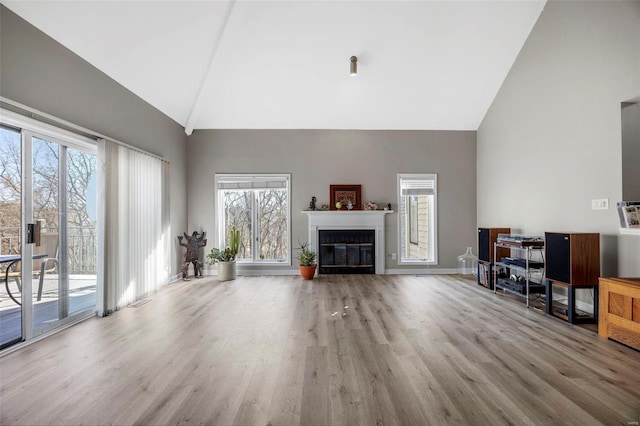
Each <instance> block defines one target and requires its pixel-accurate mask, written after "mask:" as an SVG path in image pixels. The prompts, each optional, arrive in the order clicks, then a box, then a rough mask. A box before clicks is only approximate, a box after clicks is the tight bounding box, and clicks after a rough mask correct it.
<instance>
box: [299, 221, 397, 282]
mask: <svg viewBox="0 0 640 426" xmlns="http://www.w3.org/2000/svg"><path fill="white" fill-rule="evenodd" d="M302 213H305V214H307V215H308V216H309V246H310V249H311V250H314V251H316V252H317V251H318V231H320V230H331V229H373V230H375V235H376V274H384V273H385V266H384V260H385V243H384V235H385V216H386V215H387V214H389V213H393V210H356V211H353V210H351V211H345V210H340V211H336V210H333V211H332V210H315V211H313V210H305V211H303V212H302Z"/></svg>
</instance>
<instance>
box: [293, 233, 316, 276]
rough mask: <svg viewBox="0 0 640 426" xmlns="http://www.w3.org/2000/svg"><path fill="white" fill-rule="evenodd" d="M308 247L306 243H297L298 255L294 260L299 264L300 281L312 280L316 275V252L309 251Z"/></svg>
mask: <svg viewBox="0 0 640 426" xmlns="http://www.w3.org/2000/svg"><path fill="white" fill-rule="evenodd" d="M309 245H310V244H309V243H308V242H304V243H300V242H298V248H297V250H298V251H299V253H298V256H296V259H298V262H299V263H300V275H302V279H304V280H312V279H313V276H314V275H315V274H316V267H317V266H318V265H317V264H316V252H315V251H311V250H309Z"/></svg>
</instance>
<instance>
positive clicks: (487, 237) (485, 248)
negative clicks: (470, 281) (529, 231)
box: [478, 228, 511, 262]
mask: <svg viewBox="0 0 640 426" xmlns="http://www.w3.org/2000/svg"><path fill="white" fill-rule="evenodd" d="M510 233H511V228H478V259H479V260H482V261H484V262H493V243H495V242H496V240H497V239H498V234H510ZM508 255H509V250H508V249H506V250H505V249H498V257H500V256H508Z"/></svg>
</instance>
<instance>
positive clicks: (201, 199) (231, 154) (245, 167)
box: [187, 130, 477, 269]
mask: <svg viewBox="0 0 640 426" xmlns="http://www.w3.org/2000/svg"><path fill="white" fill-rule="evenodd" d="M475 139H476V134H475V132H454V131H451V132H446V131H356V130H353V131H349V130H198V131H195V132H194V133H193V134H192V135H191V136H190V137H189V138H188V144H187V151H188V159H189V170H188V171H187V176H188V178H187V181H188V191H189V196H188V198H189V229H198V230H206V231H207V232H208V233H209V234H210V236H211V239H210V243H209V247H212V246H213V245H214V244H215V242H214V241H213V230H214V188H213V180H214V173H225V172H226V173H228V172H262V173H291V182H292V185H291V187H292V192H291V194H292V195H291V197H292V199H291V206H292V241H293V245H294V246H295V245H296V244H297V241H298V239H299V240H300V241H306V240H307V239H308V237H307V233H308V228H307V226H308V224H307V216H306V215H305V214H303V213H301V210H304V209H306V208H307V207H308V205H309V200H310V199H311V197H312V196H316V197H317V198H318V205H320V204H322V203H328V201H329V185H331V184H361V185H362V193H363V194H362V199H363V201H364V202H368V201H373V202H377V203H379V204H383V205H386V204H387V203H389V202H390V203H391V204H392V206H393V207H394V209H395V208H396V203H397V201H396V200H397V191H396V179H397V174H398V173H437V174H438V212H437V215H438V246H439V255H438V259H439V264H438V265H437V266H434V267H433V269H437V268H455V267H456V266H457V259H456V257H457V256H458V255H460V254H462V253H464V251H465V247H467V246H472V247H474V251H475V247H476V241H475V239H476V233H477V232H476V229H475V226H476V191H475V188H476V157H475V151H476V145H475V142H476V140H475ZM386 221H387V222H386V224H387V233H386V235H385V238H386V241H387V245H386V253H387V258H386V267H387V269H389V268H391V269H395V268H398V266H397V264H396V261H392V260H391V257H390V254H391V253H392V252H397V251H398V243H397V214H391V215H387V219H386ZM288 268H291V267H288ZM261 269H265V268H261Z"/></svg>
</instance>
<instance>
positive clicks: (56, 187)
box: [25, 137, 68, 331]
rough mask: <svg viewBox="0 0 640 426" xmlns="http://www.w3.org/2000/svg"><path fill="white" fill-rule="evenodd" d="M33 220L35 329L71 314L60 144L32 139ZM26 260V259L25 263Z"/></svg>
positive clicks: (32, 262) (32, 264) (45, 326)
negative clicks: (62, 216) (35, 226)
mask: <svg viewBox="0 0 640 426" xmlns="http://www.w3.org/2000/svg"><path fill="white" fill-rule="evenodd" d="M31 141H32V142H31V143H32V167H33V169H32V176H33V178H32V194H33V195H32V199H33V223H34V224H38V225H39V227H40V235H39V238H38V235H37V232H36V235H35V244H34V245H33V260H32V261H31V262H29V264H30V267H31V268H32V271H33V280H32V286H31V293H32V299H33V330H34V331H35V330H40V329H43V328H48V326H49V325H50V324H52V323H54V322H55V321H57V320H59V319H61V318H64V317H66V316H67V313H68V311H67V303H66V302H67V296H68V281H67V280H66V279H65V277H63V276H62V274H61V272H64V271H63V268H62V267H61V266H62V263H61V262H59V256H60V253H59V247H60V238H61V235H60V197H59V194H60V185H61V183H62V182H61V181H60V172H59V171H60V157H61V153H62V152H63V150H62V147H61V146H60V145H58V144H57V143H54V142H51V141H47V140H44V139H40V138H38V137H32V138H31ZM25 263H26V262H25Z"/></svg>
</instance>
